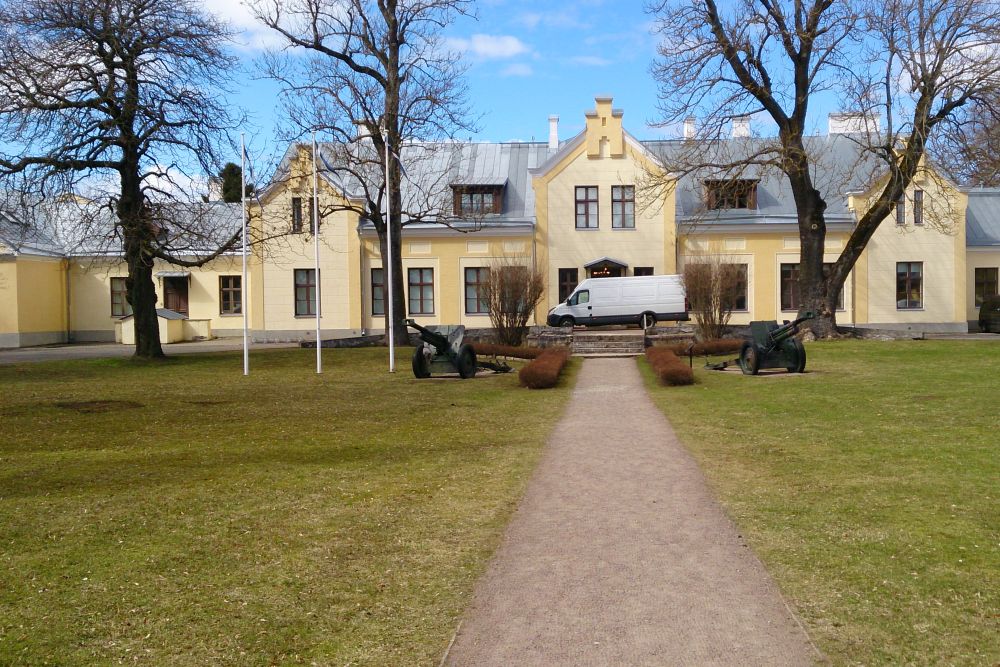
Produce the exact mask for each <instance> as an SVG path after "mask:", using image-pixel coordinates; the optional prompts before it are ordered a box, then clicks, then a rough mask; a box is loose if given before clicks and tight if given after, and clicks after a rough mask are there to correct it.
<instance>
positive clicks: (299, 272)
mask: <svg viewBox="0 0 1000 667" xmlns="http://www.w3.org/2000/svg"><path fill="white" fill-rule="evenodd" d="M309 315H316V269H295V316H296V317H306V316H309Z"/></svg>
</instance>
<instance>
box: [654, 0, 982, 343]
mask: <svg viewBox="0 0 1000 667" xmlns="http://www.w3.org/2000/svg"><path fill="white" fill-rule="evenodd" d="M650 9H651V11H652V12H653V13H655V14H656V15H657V30H658V33H659V35H660V36H661V37H662V42H661V45H660V47H659V57H658V59H657V61H656V62H655V64H654V66H653V72H654V76H655V77H656V79H657V81H658V83H659V86H660V111H661V113H662V121H663V122H664V124H672V123H679V122H681V121H683V120H684V119H685V118H687V117H688V116H690V115H693V114H696V115H698V117H699V132H700V135H701V137H700V138H702V139H703V140H707V141H708V146H709V147H710V149H709V150H707V151H706V150H704V149H703V148H704V146H705V145H706V144H705V142H692V147H691V149H689V150H686V151H683V150H682V151H680V152H679V153H678V155H676V156H673V158H672V159H670V160H669V161H670V162H672V163H670V164H667V167H668V169H669V170H672V171H674V172H675V173H681V174H692V173H699V172H704V171H705V170H709V171H710V172H711V173H713V174H714V176H713V177H714V178H719V179H733V178H739V176H740V174H743V173H745V172H746V171H747V170H748V169H749V170H756V171H759V170H766V169H771V170H776V171H777V172H778V173H781V174H783V177H784V178H786V179H787V181H788V183H789V186H790V188H791V192H792V196H793V198H794V201H795V206H796V211H797V218H798V220H797V221H798V229H799V237H800V240H801V265H800V274H799V275H800V293H801V296H802V299H801V303H800V312H805V311H808V310H812V311H815V312H816V313H818V315H819V316H818V318H817V319H816V320H813V321H812V322H811V323H810V327H811V328H812V330H813V332H814V333H815V334H816V335H819V336H828V335H833V334H834V332H835V327H836V319H835V316H836V308H835V301H836V298H837V294H839V292H840V289H841V288H842V286H843V284H844V281H845V280H846V278H847V275H848V273H849V272H850V271H851V269H852V267H853V266H854V264H855V262H856V261H857V259H858V257H859V256H860V255H861V253H862V251H863V250H864V249H865V246H866V245H867V244H868V242H869V240H870V239H871V238H872V235H873V234H874V233H875V230H876V229H877V228H878V226H879V224H880V223H881V222H882V221H883V220H884V219H885V218H886V217H887V216H888V215H889V213H891V212H892V211H893V209H894V205H895V202H896V201H897V200H899V198H900V197H901V195H902V194H903V192H904V191H905V189H906V188H907V186H908V185H909V184H910V183H911V182H912V181H913V179H914V176H915V175H917V174H918V173H919V172H920V170H921V169H924V167H925V161H924V158H925V153H926V148H927V142H928V140H929V138H931V137H932V136H933V135H934V134H935V133H936V132H941V131H943V130H944V129H945V128H947V127H948V126H949V125H953V124H954V123H955V122H957V119H958V114H959V112H960V111H961V110H962V109H963V108H964V107H966V106H967V105H970V104H975V103H983V104H995V103H996V99H997V95H998V91H1000V58H998V57H997V56H998V47H1000V5H998V3H997V2H996V1H995V0H880V1H875V0H857V1H848V0H811V1H805V0H741V1H739V2H733V3H725V4H723V5H720V4H719V3H717V2H715V1H714V0H683V1H679V0H654V2H653V4H652V5H651V6H650ZM824 94H828V95H829V94H833V95H837V96H839V98H840V100H841V102H842V103H844V104H847V105H849V110H850V111H855V112H858V113H859V114H860V116H861V118H862V119H863V120H861V121H860V122H859V123H858V125H859V127H858V130H859V131H857V132H856V133H854V134H852V135H851V137H852V140H854V141H856V142H857V147H858V151H859V164H866V165H869V166H872V165H874V167H872V168H871V169H870V173H871V174H872V177H871V179H870V181H869V182H868V185H869V186H871V187H872V188H874V189H875V191H876V193H877V196H875V197H874V199H873V200H872V201H871V202H870V206H869V207H868V208H867V210H864V211H859V215H860V218H859V219H858V220H857V223H856V225H855V227H854V229H853V231H852V233H851V236H850V238H849V240H848V241H847V243H846V244H845V246H844V249H843V251H842V252H841V254H840V257H839V258H838V260H837V261H836V263H835V264H834V265H833V267H832V270H830V271H829V274H828V276H827V277H824V273H823V254H824V251H825V238H826V229H827V225H826V217H825V212H826V209H827V201H826V200H825V199H824V194H823V192H822V191H821V188H822V185H823V184H821V183H820V180H819V179H821V178H823V174H824V170H823V168H822V167H823V165H822V164H821V162H822V155H820V154H819V153H818V150H820V149H818V148H817V147H816V146H815V145H811V144H810V143H809V142H808V141H807V136H806V134H807V131H808V130H809V123H810V120H811V119H810V115H809V110H810V106H811V105H812V104H813V103H814V102H815V101H816V98H817V97H818V96H821V95H824ZM754 114H760V115H762V116H763V117H765V118H767V119H768V120H770V121H771V122H773V123H774V124H775V125H776V126H777V136H774V137H771V138H767V139H760V140H755V141H743V142H729V143H728V144H725V145H724V144H723V143H722V142H721V139H722V137H723V132H724V131H725V129H724V128H726V127H727V126H728V124H729V123H730V122H732V121H733V120H734V119H739V118H743V117H748V116H752V115H754ZM697 146H701V147H702V149H698V148H696V147H697ZM827 191H830V190H829V188H827ZM842 194H843V193H842V192H838V195H842Z"/></svg>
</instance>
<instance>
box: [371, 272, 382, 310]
mask: <svg viewBox="0 0 1000 667" xmlns="http://www.w3.org/2000/svg"><path fill="white" fill-rule="evenodd" d="M372 315H385V269H372Z"/></svg>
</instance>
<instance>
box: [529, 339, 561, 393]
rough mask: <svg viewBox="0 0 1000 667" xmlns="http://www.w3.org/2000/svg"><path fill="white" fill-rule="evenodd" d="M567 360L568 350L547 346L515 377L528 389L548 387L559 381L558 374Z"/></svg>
mask: <svg viewBox="0 0 1000 667" xmlns="http://www.w3.org/2000/svg"><path fill="white" fill-rule="evenodd" d="M568 361H569V350H566V349H564V348H549V349H546V350H542V353H541V354H539V355H538V356H537V357H535V359H534V361H532V362H531V363H529V364H528V365H526V366H525V367H524V368H522V369H521V370H520V371H519V372H518V374H517V378H518V380H520V382H521V386H524V387H528V388H529V389H549V388H551V387H554V386H556V384H557V383H558V382H559V374H560V373H562V370H563V368H565V367H566V362H568Z"/></svg>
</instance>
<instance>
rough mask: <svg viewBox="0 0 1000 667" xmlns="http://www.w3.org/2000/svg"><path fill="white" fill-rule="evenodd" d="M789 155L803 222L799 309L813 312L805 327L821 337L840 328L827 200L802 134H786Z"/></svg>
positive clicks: (789, 172) (788, 170) (790, 175)
mask: <svg viewBox="0 0 1000 667" xmlns="http://www.w3.org/2000/svg"><path fill="white" fill-rule="evenodd" d="M786 151H787V153H788V155H789V158H788V160H787V162H786V168H785V173H786V175H787V176H788V180H789V184H790V185H791V188H792V197H793V198H794V199H795V210H796V212H797V214H798V225H799V311H798V317H803V316H804V315H805V314H806V313H807V312H812V313H813V315H814V316H815V319H812V320H808V321H806V322H805V323H804V325H803V326H804V327H805V328H807V329H809V330H810V331H812V333H813V335H815V336H816V337H817V338H829V337H831V336H833V335H834V334H836V332H837V309H836V308H835V307H831V304H830V298H829V294H828V288H827V279H826V275H824V272H823V255H824V253H825V248H826V217H825V215H824V213H825V212H826V202H825V201H824V200H823V195H822V194H821V193H820V192H819V190H817V189H816V188H815V187H813V183H812V177H811V175H810V173H809V158H808V154H807V153H806V151H805V147H804V146H803V145H802V141H801V137H800V136H795V137H791V138H786Z"/></svg>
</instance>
